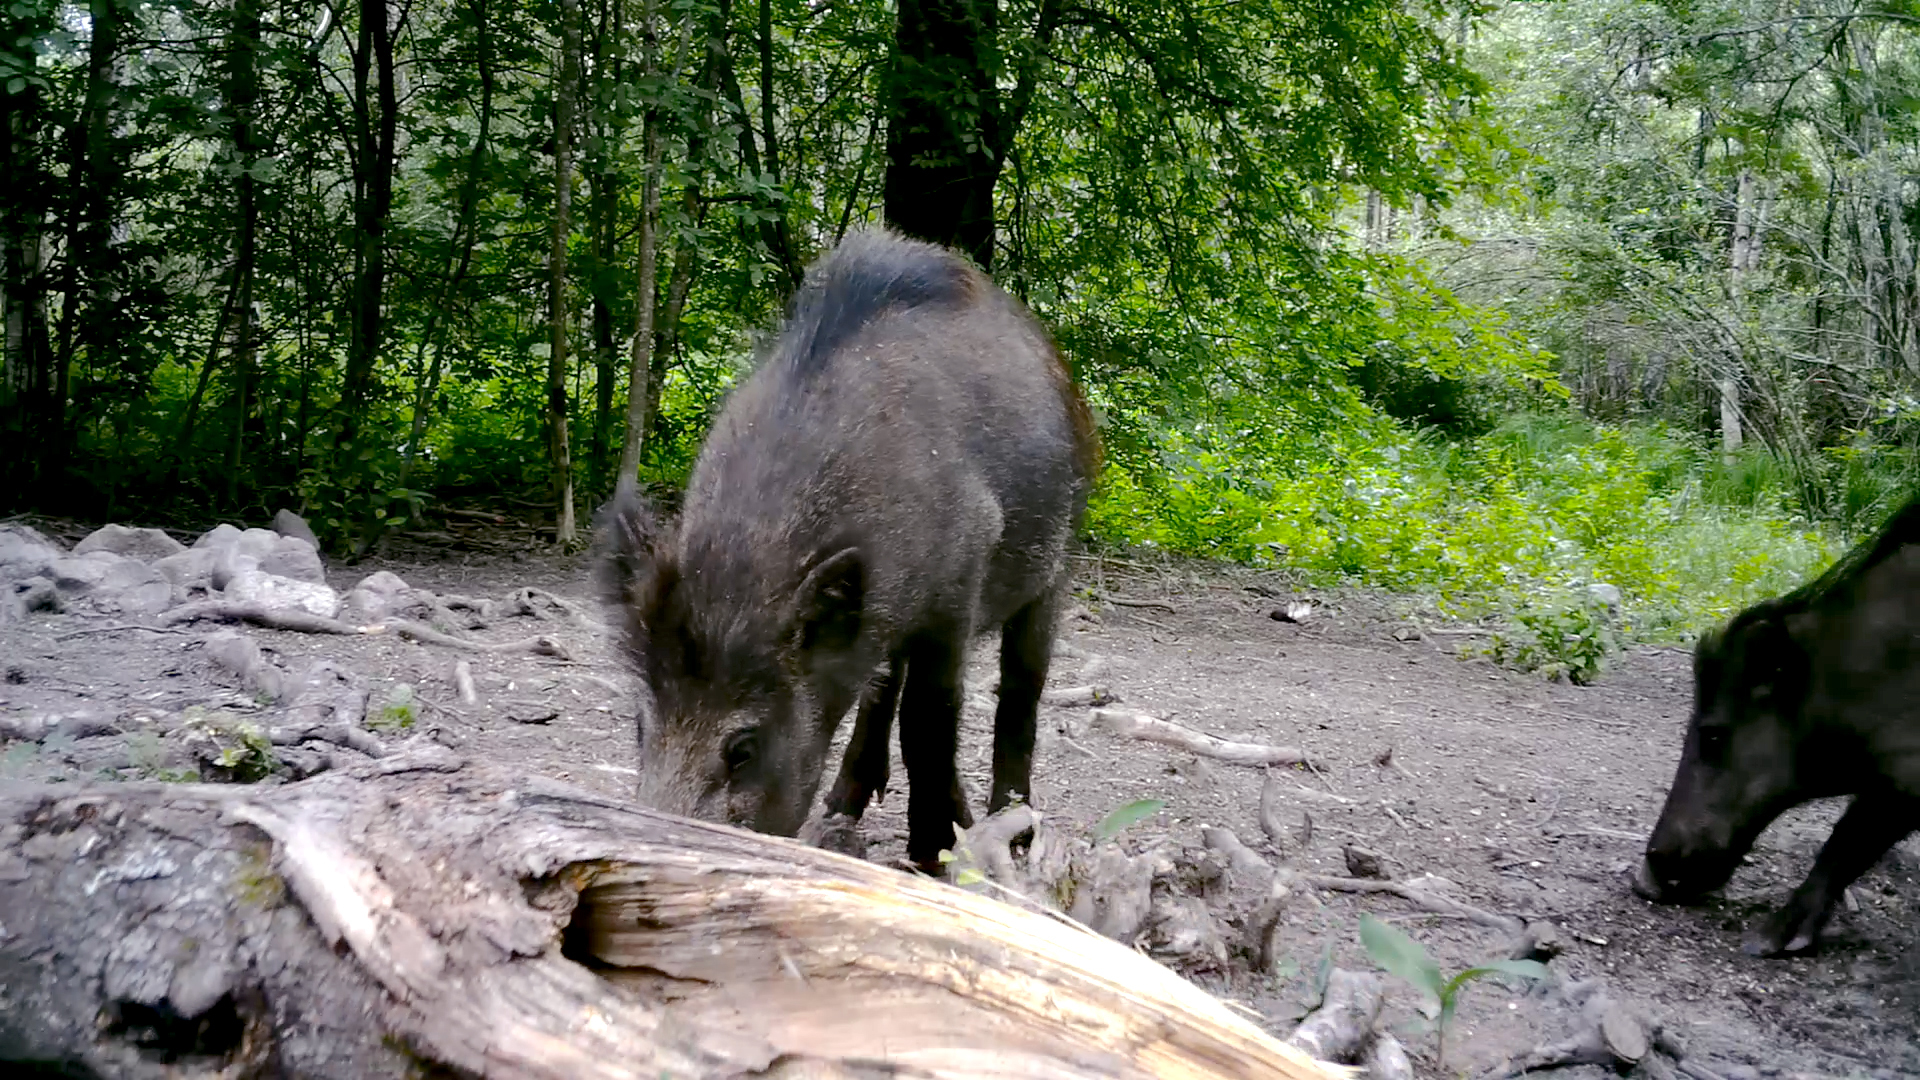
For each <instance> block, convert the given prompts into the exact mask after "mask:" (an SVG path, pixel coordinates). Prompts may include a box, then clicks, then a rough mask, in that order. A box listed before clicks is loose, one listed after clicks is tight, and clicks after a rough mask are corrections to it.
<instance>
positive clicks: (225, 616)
mask: <svg viewBox="0 0 1920 1080" xmlns="http://www.w3.org/2000/svg"><path fill="white" fill-rule="evenodd" d="M200 619H207V620H210V621H213V622H243V623H251V624H253V625H254V626H264V627H266V628H267V629H269V630H289V631H292V632H294V633H296V634H339V635H342V636H347V637H350V636H352V635H354V634H363V633H366V632H367V631H366V630H365V629H364V628H362V627H358V626H353V625H350V624H348V623H343V622H341V621H340V620H338V619H328V618H325V617H322V616H319V615H315V614H314V613H312V612H310V611H302V610H300V609H299V608H270V607H267V606H266V605H264V604H256V603H243V602H240V601H234V600H199V601H196V602H194V603H191V604H182V605H180V606H179V607H177V608H174V609H173V610H171V611H166V612H162V613H161V615H160V625H162V626H176V625H178V624H180V623H186V622H195V621H197V620H200Z"/></svg>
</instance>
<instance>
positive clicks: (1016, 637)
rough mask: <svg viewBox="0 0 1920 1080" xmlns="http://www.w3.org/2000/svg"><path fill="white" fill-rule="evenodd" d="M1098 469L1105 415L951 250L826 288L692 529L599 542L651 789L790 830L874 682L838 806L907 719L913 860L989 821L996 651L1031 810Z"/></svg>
mask: <svg viewBox="0 0 1920 1080" xmlns="http://www.w3.org/2000/svg"><path fill="white" fill-rule="evenodd" d="M1097 468H1098V444H1097V441H1096V439H1095V436H1094V432H1093V428H1092V424H1091V419H1090V416H1089V413H1088V411H1087V408H1086V405H1085V403H1084V402H1083V400H1082V399H1081V398H1080V396H1079V394H1078V392H1077V391H1076V390H1075V388H1074V387H1073V384H1072V381H1071V379H1070V378H1069V376H1068V374H1067V371H1066V368H1065V367H1064V365H1063V364H1062V363H1061V361H1060V358H1059V356H1058V355H1057V353H1056V352H1055V350H1054V348H1053V345H1052V343H1051V341H1050V340H1049V339H1048V337H1047V335H1046V333H1045V332H1044V331H1043V330H1042V329H1041V327H1040V326H1039V324H1038V323H1037V322H1035V320H1034V319H1033V318H1032V316H1031V315H1029V314H1028V313H1027V312H1026V311H1025V309H1024V308H1022V307H1021V306H1020V305H1019V304H1018V302H1017V301H1015V300H1013V299H1012V298H1011V297H1008V296H1007V295H1006V294H1005V293H1003V292H1002V291H1000V290H999V289H998V288H996V287H994V285H993V284H992V283H991V282H989V281H988V280H987V279H986V278H985V277H984V276H983V275H982V274H980V273H979V271H977V270H975V269H974V268H973V267H972V266H971V265H970V264H968V263H966V262H965V261H964V260H962V259H960V258H959V257H958V256H955V255H953V254H952V253H950V252H948V251H945V250H944V249H941V248H936V247H933V246H931V245H927V244H921V243H917V242H913V241H908V240H904V239H902V238H900V237H897V236H894V235H892V234H889V233H885V232H880V231H874V232H867V233H862V234H856V235H854V236H852V237H849V238H848V239H847V240H846V241H844V242H843V243H842V244H841V245H840V246H839V247H838V248H837V249H836V250H835V251H833V252H832V253H831V254H830V255H829V256H828V257H827V258H825V259H824V260H822V261H821V263H820V264H818V265H816V266H815V267H814V269H813V271H812V272H811V273H810V274H809V278H808V281H807V283H806V285H805V286H804V287H803V288H802V290H801V291H800V292H799V294H798V295H796V297H795V298H794V302H793V305H792V309H791V311H790V314H789V317H788V320H787V324H786V326H785V327H784V329H783V331H782V332H781V334H780V336H779V337H778V339H777V340H776V341H775V343H774V344H773V346H772V348H771V350H770V351H769V352H768V353H767V355H766V356H765V358H764V359H763V361H762V362H761V364H760V365H759V367H758V368H757V369H756V370H755V372H754V373H753V375H752V376H751V377H749V378H748V379H747V380H746V381H745V382H743V383H742V384H741V385H740V386H739V388H738V389H737V390H736V391H735V392H734V393H733V394H732V395H731V397H730V398H729V399H728V401H727V403H726V405H725V407H724V408H723V409H722V410H721V412H720V415H719V416H718V417H717V418H716V419H715V421H714V424H713V428H712V430H711V431H710V432H709V434H708V436H707V441H706V443H705V445H704V446H703V447H702V449H701V452H700V456H699V459H698V460H697V462H696V463H695V465H694V468H693V473H692V476H691V478H690V480H689V483H688V487H687V492H686V497H685V500H684V503H683V507H682V510H681V514H680V517H679V519H678V521H677V522H675V523H674V524H673V525H672V527H667V526H665V525H663V523H661V522H660V521H659V520H657V518H656V517H655V516H654V514H653V513H652V512H651V511H650V510H649V509H648V507H647V506H646V505H645V504H644V503H643V502H642V501H641V500H639V499H638V498H636V497H633V496H630V495H626V496H621V497H619V498H617V499H616V502H615V504H614V505H613V506H612V507H611V508H610V512H609V515H608V520H607V524H606V529H607V532H608V534H609V539H610V541H611V548H612V553H611V557H610V558H609V559H608V561H607V566H608V568H609V569H610V570H611V572H612V578H613V586H614V593H615V600H616V602H617V603H618V605H619V607H620V608H621V610H622V612H623V621H624V629H625V634H626V647H627V650H628V651H629V653H630V654H631V656H632V659H633V661H634V662H635V664H636V666H637V667H638V669H639V671H640V674H641V676H642V680H641V681H642V683H643V684H644V689H643V691H642V694H641V698H642V701H641V703H640V743H641V760H640V772H641V779H640V793H641V796H642V798H643V799H644V800H646V801H648V802H650V803H652V804H653V805H655V806H658V807H660V808H662V809H666V810H669V811H673V812H677V813H683V814H689V815H692V816H697V817H703V818H707V819H710V820H719V821H727V822H732V823H735V824H740V825H745V826H748V827H751V828H754V829H758V830H760V831H764V832H772V833H780V834H787V835H791V834H792V833H794V832H795V831H796V830H797V829H798V828H799V826H800V825H801V823H802V822H803V820H804V819H805V818H806V816H807V813H808V811H809V809H810V807H811V805H812V802H813V798H814V795H815V793H816V791H817V789H818V785H819V782H820V780H821V778H822V773H823V771H824V767H825V765H826V754H827V749H828V744H829V741H830V740H831V739H832V737H833V733H834V730H835V728H836V726H837V725H838V723H839V721H840V720H841V718H842V717H843V716H844V715H845V714H846V712H847V711H848V710H849V709H850V708H851V707H852V705H853V704H854V702H855V699H856V697H857V696H858V694H859V692H860V691H861V689H862V688H863V687H866V686H867V685H868V683H869V679H870V677H871V676H872V675H873V673H874V672H875V671H876V670H880V669H883V668H884V670H885V671H886V672H887V674H886V675H885V676H883V677H882V678H881V679H880V680H878V681H877V682H875V683H874V690H873V692H872V693H871V694H870V695H869V699H868V701H867V703H866V705H865V707H863V708H862V710H861V714H860V719H859V721H858V727H857V729H856V734H855V737H854V739H853V741H852V744H851V745H850V746H849V749H848V758H847V764H846V767H845V769H844V770H843V772H842V775H841V783H840V784H838V785H836V788H835V792H834V797H833V799H832V800H830V801H831V802H832V804H833V806H832V809H834V810H835V811H836V812H840V813H847V814H850V815H853V816H856V817H857V816H858V815H859V813H860V812H861V811H862V810H864V809H865V807H866V804H867V800H868V799H869V798H870V797H871V796H872V795H873V794H875V793H877V792H878V791H880V790H881V789H882V788H883V787H884V785H885V782H886V760H887V747H886V739H887V731H888V727H887V724H888V721H889V720H890V719H891V715H892V713H893V711H894V708H895V703H896V700H897V707H898V711H899V716H900V743H901V758H902V761H903V763H904V764H905V766H906V769H907V774H908V819H909V830H910V839H909V845H908V846H909V853H910V855H911V856H912V857H913V858H914V859H915V860H917V861H920V862H922V863H923V864H928V865H933V864H934V860H935V856H936V855H937V853H938V851H939V850H940V848H942V847H946V846H950V844H951V843H952V825H953V823H955V822H956V821H957V822H960V823H962V824H965V823H967V822H970V821H971V815H970V814H969V812H968V808H967V803H966V799H965V796H964V794H963V793H962V791H961V790H960V785H959V778H958V774H957V772H956V769H955V762H954V754H955V749H956V747H955V742H956V739H957V734H958V724H959V708H960V700H961V697H960V692H961V685H960V684H961V674H962V668H963V662H964V655H965V650H966V647H967V644H968V642H969V641H970V640H971V639H972V638H973V636H974V635H975V634H976V633H983V632H987V631H991V630H995V629H999V630H1001V631H1002V649H1001V695H1000V704H999V707H998V710H999V711H998V713H997V714H996V717H995V728H994V782H993V791H992V795H991V798H990V806H991V807H993V808H995V809H997V808H998V807H999V806H1002V805H1005V804H1006V803H1007V802H1008V801H1010V800H1012V799H1014V798H1025V797H1027V796H1028V794H1029V791H1030V773H1031V769H1032V755H1033V738H1034V717H1035V712H1036V709H1037V706H1038V701H1039V695H1040V689H1041V686H1042V685H1043V684H1044V682H1045V679H1046V671H1047V666H1048V659H1049V656H1050V652H1051V643H1052V632H1053V624H1054V619H1055V613H1056V609H1057V605H1058V598H1059V595H1060V591H1061V588H1062V585H1063V582H1064V576H1065V562H1066V549H1067V543H1068V540H1069V538H1070V536H1071V534H1072V530H1073V528H1074V526H1075V523H1076V522H1077V520H1078V518H1079V515H1080V514H1081V513H1082V511H1083V510H1084V507H1085V503H1086V495H1087V491H1088V488H1089V485H1090V483H1091V481H1092V478H1093V476H1094V474H1095V472H1096V470H1097Z"/></svg>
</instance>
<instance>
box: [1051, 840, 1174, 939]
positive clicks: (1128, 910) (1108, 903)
mask: <svg viewBox="0 0 1920 1080" xmlns="http://www.w3.org/2000/svg"><path fill="white" fill-rule="evenodd" d="M1088 861H1089V862H1090V863H1091V865H1088V866H1085V867H1084V869H1082V868H1080V867H1076V868H1075V872H1074V878H1075V879H1076V882H1077V883H1076V886H1075V888H1074V893H1073V907H1072V909H1071V910H1070V911H1068V914H1069V915H1070V916H1071V917H1072V918H1073V920H1074V921H1075V922H1077V923H1080V924H1082V925H1085V926H1089V927H1092V928H1093V931H1094V932H1095V933H1097V934H1100V935H1101V936H1103V937H1109V938H1112V939H1113V940H1115V941H1120V942H1126V943H1131V942H1132V941H1133V939H1134V938H1136V937H1138V936H1139V934H1140V930H1141V928H1142V927H1143V926H1145V925H1146V921H1147V916H1148V915H1149V914H1150V913H1151V912H1152V910H1153V862H1154V860H1153V858H1152V853H1147V854H1143V855H1133V856H1129V855H1128V854H1127V853H1126V852H1124V851H1122V850H1120V846H1119V845H1118V844H1106V845H1103V846H1102V847H1100V848H1099V849H1098V850H1097V851H1095V852H1094V853H1093V855H1092V857H1091V859H1090V860H1088Z"/></svg>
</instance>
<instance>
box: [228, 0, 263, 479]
mask: <svg viewBox="0 0 1920 1080" xmlns="http://www.w3.org/2000/svg"><path fill="white" fill-rule="evenodd" d="M261 6H262V3H261V0H235V2H234V5H233V28H232V31H231V32H230V33H229V34H228V38H227V41H228V45H227V63H228V72H227V80H228V81H227V86H228V90H227V100H228V103H229V105H230V107H231V108H232V109H233V156H234V163H235V164H236V165H238V166H239V171H238V172H237V173H236V174H235V175H234V242H233V278H234V290H235V294H236V295H235V301H234V303H235V308H234V315H235V317H236V319H237V320H238V322H237V323H236V325H235V332H234V339H233V432H232V435H231V438H230V439H229V441H228V443H227V491H226V496H227V505H228V506H237V505H239V502H240V461H241V458H242V456H243V455H244V453H245V450H246V440H247V414H248V411H249V399H250V398H251V397H252V396H253V381H254V370H253V368H254V355H255V338H256V336H257V334H256V328H255V323H254V317H253V315H254V312H253V284H254V267H255V265H256V263H257V262H258V252H259V237H260V181H259V178H258V177H256V176H255V175H254V169H255V168H256V166H257V163H258V162H259V159H260V154H261V151H262V146H261V142H260V137H259V131H258V129H257V128H256V126H255V121H256V120H257V116H256V113H257V111H258V106H259V101H260V64H259V57H260V31H261V23H262V15H261Z"/></svg>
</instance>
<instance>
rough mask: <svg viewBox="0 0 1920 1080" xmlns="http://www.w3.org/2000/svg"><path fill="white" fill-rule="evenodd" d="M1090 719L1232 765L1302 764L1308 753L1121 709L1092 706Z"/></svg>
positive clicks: (1116, 730)
mask: <svg viewBox="0 0 1920 1080" xmlns="http://www.w3.org/2000/svg"><path fill="white" fill-rule="evenodd" d="M1093 722H1094V723H1095V724H1097V725H1099V726H1100V727H1104V728H1106V729H1107V730H1108V731H1110V732H1112V733H1114V734H1115V735H1120V736H1124V737H1126V738H1129V739H1140V740H1143V741H1145V742H1156V743H1160V744H1162V745H1165V746H1176V747H1179V748H1180V749H1182V750H1185V751H1187V752H1188V753H1191V754H1194V755H1197V756H1199V757H1207V758H1213V759H1214V760H1215V761H1225V762H1230V763H1232V764H1234V765H1303V764H1305V763H1306V760H1307V756H1306V755H1305V754H1303V753H1301V752H1300V751H1299V750H1297V749H1294V748H1293V747H1291V746H1264V745H1261V744H1259V743H1244V742H1230V741H1228V740H1226V739H1222V738H1220V737H1219V736H1217V735H1209V734H1207V733H1206V732H1204V731H1195V730H1193V729H1192V728H1190V727H1186V726H1185V725H1182V724H1176V723H1174V722H1173V721H1171V720H1162V719H1160V718H1158V717H1154V716H1148V715H1146V714H1145V713H1136V712H1128V711H1126V710H1124V709H1095V710H1093Z"/></svg>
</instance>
